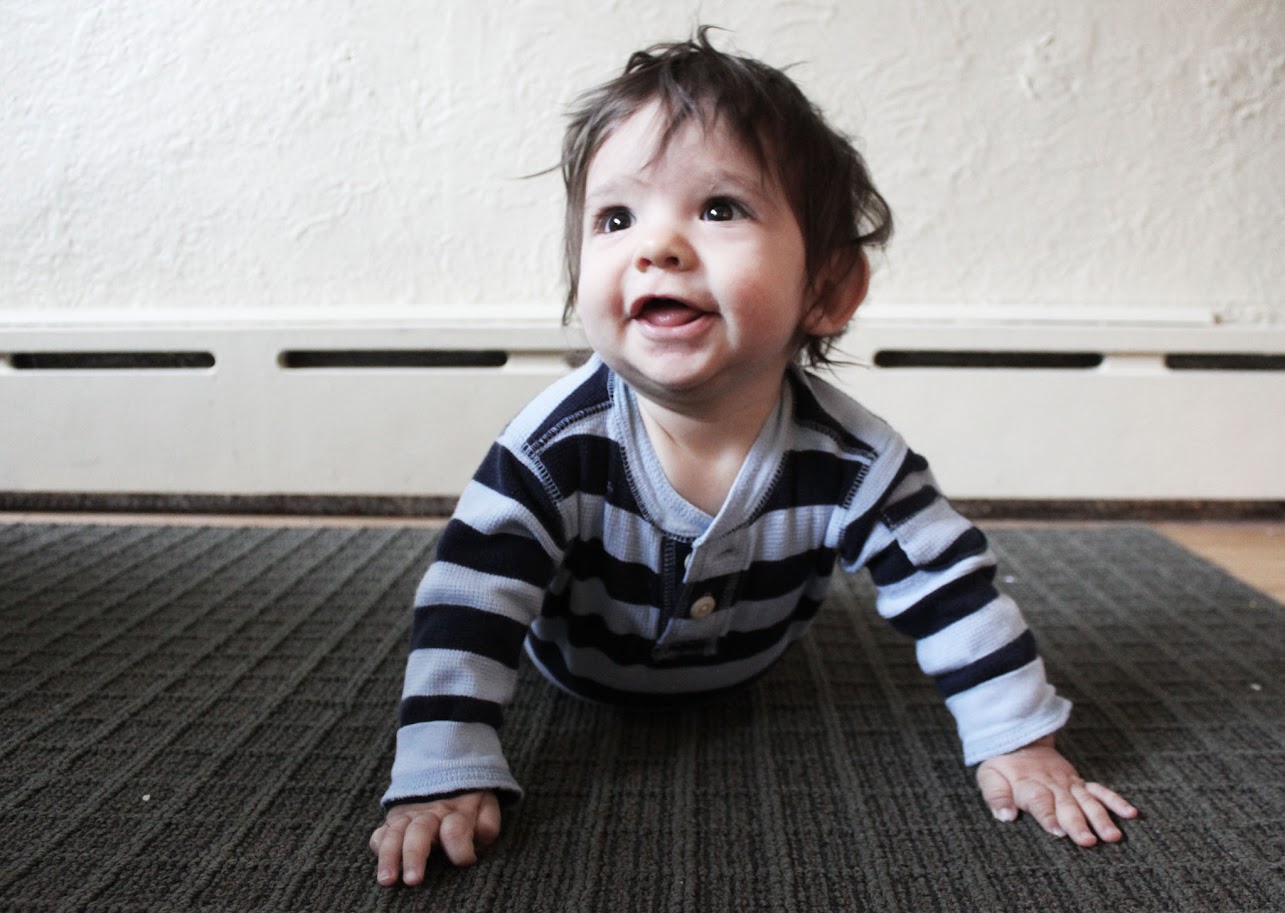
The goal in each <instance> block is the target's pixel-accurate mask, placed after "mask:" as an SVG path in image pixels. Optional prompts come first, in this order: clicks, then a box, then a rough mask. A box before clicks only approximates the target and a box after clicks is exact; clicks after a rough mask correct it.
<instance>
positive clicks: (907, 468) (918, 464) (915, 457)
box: [886, 450, 928, 491]
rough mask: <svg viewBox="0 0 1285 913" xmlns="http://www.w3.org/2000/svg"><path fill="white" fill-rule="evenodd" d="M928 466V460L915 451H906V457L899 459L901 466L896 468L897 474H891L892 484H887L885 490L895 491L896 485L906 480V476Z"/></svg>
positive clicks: (921, 470)
mask: <svg viewBox="0 0 1285 913" xmlns="http://www.w3.org/2000/svg"><path fill="white" fill-rule="evenodd" d="M927 468H928V461H927V460H925V459H924V458H923V457H921V456H920V455H919V454H917V453H915V452H914V451H913V450H907V451H906V458H905V459H904V460H902V461H901V466H900V467H899V468H898V469H897V474H896V475H895V476H893V479H892V484H891V485H889V486H888V488H887V489H886V490H887V491H896V490H897V486H898V485H900V484H901V483H902V482H904V481H906V477H907V476H909V475H913V474H914V473H916V472H923V471H925V470H926V469H927Z"/></svg>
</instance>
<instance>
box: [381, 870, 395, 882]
mask: <svg viewBox="0 0 1285 913" xmlns="http://www.w3.org/2000/svg"><path fill="white" fill-rule="evenodd" d="M391 877H393V873H392V872H390V871H388V869H380V870H379V880H380V881H387V880H388V879H389V878H391Z"/></svg>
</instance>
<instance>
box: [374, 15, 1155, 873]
mask: <svg viewBox="0 0 1285 913" xmlns="http://www.w3.org/2000/svg"><path fill="white" fill-rule="evenodd" d="M562 170H563V176H564V179H565V181H566V189H567V221H566V268H567V273H568V278H569V291H568V297H567V313H568V315H570V314H571V313H572V312H573V311H574V313H576V314H577V315H578V316H579V320H580V322H581V324H582V325H583V328H584V332H585V335H586V337H587V338H588V341H589V343H590V345H591V346H592V348H593V351H594V355H593V357H592V358H591V359H590V360H589V362H588V363H586V364H585V365H584V366H583V367H581V368H580V369H578V370H576V371H575V372H574V373H572V374H570V375H569V376H567V377H565V378H564V379H562V380H561V381H559V382H557V383H555V384H554V385H553V386H552V387H550V388H549V389H548V390H546V391H545V392H544V393H542V394H541V395H540V396H538V397H537V398H536V399H535V400H534V401H533V402H532V403H531V404H530V405H529V406H527V407H526V408H525V409H524V410H523V411H522V412H521V413H520V414H519V415H518V417H517V418H516V419H514V420H513V422H512V423H511V424H510V425H509V426H508V428H506V429H505V431H504V432H503V434H502V435H501V436H500V438H499V440H498V441H497V442H496V443H495V444H494V446H493V447H492V448H491V451H490V453H489V454H488V455H487V457H486V458H485V460H484V462H483V464H482V466H481V468H480V469H479V470H478V472H477V475H476V476H475V477H474V479H473V481H472V482H471V483H470V485H469V486H468V488H467V489H466V490H465V491H464V493H463V495H462V496H461V498H460V501H459V506H458V509H457V510H456V512H455V515H454V516H453V517H452V519H451V521H450V523H449V524H448V526H447V527H446V529H445V530H444V531H443V533H442V537H441V541H440V545H439V548H438V554H437V559H436V560H435V561H434V563H433V564H432V566H431V567H430V568H429V569H428V572H427V574H426V575H425V577H424V581H423V583H422V584H421V585H420V588H419V592H418V594H417V596H416V600H415V616H414V627H413V633H412V642H411V652H410V657H409V660H408V663H407V671H406V683H405V689H404V692H403V698H402V702H401V713H400V727H399V729H398V733H397V754H396V760H395V762H394V764H393V772H392V784H391V786H390V787H389V789H388V791H387V793H386V794H385V795H384V797H383V803H384V806H385V808H386V810H387V817H386V820H385V822H384V824H383V825H382V826H381V827H379V828H378V829H377V830H376V831H375V832H374V834H373V835H372V837H371V841H370V845H371V849H372V850H373V851H374V852H375V854H376V855H377V856H378V860H379V861H378V876H377V877H378V880H379V882H380V883H381V884H394V883H396V882H397V881H398V879H401V880H402V881H404V882H405V883H406V884H412V885H413V884H418V883H420V882H421V881H422V880H423V878H424V869H425V865H426V860H427V857H428V855H429V853H430V851H431V850H432V848H433V847H434V846H435V845H437V846H440V847H441V849H442V850H443V851H444V852H445V854H446V855H447V857H448V858H449V859H450V860H451V861H452V862H453V863H455V864H456V865H469V864H471V863H473V862H475V861H476V859H477V849H478V848H479V847H482V846H485V845H487V844H489V843H491V842H492V841H494V840H495V839H496V837H497V835H498V834H499V832H500V815H501V808H502V806H503V805H504V804H505V803H508V802H511V801H512V800H514V799H516V798H518V797H519V796H520V795H521V788H520V787H519V785H518V783H517V781H516V780H515V779H514V777H513V775H512V773H510V771H509V768H508V765H507V763H506V761H505V759H504V756H503V754H502V752H501V749H500V740H499V736H498V735H497V730H498V729H499V726H500V722H501V717H502V714H503V710H504V707H505V706H506V705H507V704H508V703H509V702H510V700H511V698H512V696H513V691H514V688H515V686H516V682H517V670H518V663H519V656H520V654H521V652H522V650H523V649H524V648H525V650H526V653H527V654H528V656H529V657H530V659H531V661H532V662H533V663H534V664H535V666H536V667H537V668H538V669H539V670H540V671H541V672H542V673H543V674H544V675H545V676H547V677H548V678H549V679H550V680H552V681H553V682H554V683H556V684H557V685H558V686H560V687H561V688H563V689H564V690H566V691H568V692H570V693H571V694H574V695H576V696H578V697H581V698H584V699H587V700H591V701H597V702H601V703H608V704H616V705H625V706H636V707H652V706H663V707H673V706H682V705H689V704H691V703H693V702H697V701H708V700H711V699H714V698H717V697H718V696H719V695H720V694H723V693H725V692H727V691H729V690H730V689H734V688H737V687H740V686H743V685H744V684H745V683H746V682H749V681H752V680H754V679H756V678H758V677H759V676H761V675H763V674H764V673H765V672H767V671H768V670H769V669H770V668H771V667H772V666H773V664H774V663H775V662H776V661H777V660H778V659H779V658H780V657H781V655H782V654H783V653H784V652H785V650H786V649H787V648H788V647H789V646H790V644H792V643H793V642H794V641H796V640H798V639H799V638H801V637H802V636H803V635H804V634H805V633H806V632H807V630H808V627H809V624H810V622H811V620H812V618H813V616H814V615H815V614H816V612H817V610H818V608H819V607H820V605H821V603H822V600H823V599H824V597H825V593H826V590H827V587H828V584H829V581H830V579H831V575H832V574H834V573H836V572H837V571H843V572H848V571H854V570H856V569H858V568H862V567H865V568H868V569H869V571H870V573H871V575H872V577H873V579H874V582H875V583H876V585H877V587H878V599H877V606H876V607H877V610H878V611H879V613H880V614H881V615H882V616H884V617H886V618H887V619H888V620H889V622H890V623H891V624H892V625H893V626H894V627H895V628H896V629H897V630H899V631H902V632H904V633H905V634H907V635H909V636H911V637H913V638H915V639H916V649H917V656H918V660H919V663H920V665H921V666H922V667H923V670H924V671H925V672H926V673H927V674H928V675H929V676H931V677H932V678H933V679H934V680H935V682H936V684H937V687H938V689H939V690H940V691H941V693H942V695H943V696H944V698H945V701H946V705H947V707H948V708H949V709H950V711H951V712H952V714H953V715H954V717H955V720H956V724H957V727H958V730H959V736H960V739H961V741H962V744H963V754H964V762H965V763H966V764H977V763H979V762H980V767H979V769H978V773H977V780H978V784H979V786H980V787H981V791H982V795H983V797H984V799H985V801H986V803H987V804H988V805H989V806H990V808H991V810H992V812H993V814H994V815H995V817H996V818H998V819H999V820H1001V821H1011V820H1013V819H1014V818H1016V817H1017V815H1018V811H1019V810H1025V811H1027V812H1028V813H1030V814H1031V815H1033V816H1034V817H1035V818H1036V819H1037V820H1038V821H1039V823H1040V824H1041V825H1042V826H1043V827H1044V829H1045V830H1047V831H1049V832H1050V833H1053V834H1055V835H1058V836H1068V835H1069V836H1070V838H1071V839H1072V840H1073V841H1075V842H1076V843H1077V844H1080V845H1082V846H1091V845H1093V844H1094V843H1096V842H1097V841H1098V840H1099V839H1101V840H1105V841H1112V842H1114V841H1118V840H1120V839H1121V838H1122V834H1121V832H1120V830H1119V828H1118V827H1117V826H1116V825H1115V823H1114V822H1113V819H1112V817H1111V813H1112V812H1114V813H1115V814H1116V815H1119V816H1122V817H1126V818H1128V817H1133V816H1134V815H1136V814H1137V812H1136V811H1135V810H1134V808H1133V807H1132V806H1131V805H1130V804H1129V803H1128V802H1126V801H1125V800H1124V799H1123V798H1122V797H1121V796H1119V795H1118V794H1117V793H1115V792H1113V791H1111V790H1109V789H1107V788H1106V787H1104V786H1101V785H1099V784H1096V783H1086V782H1085V781H1084V780H1083V779H1081V778H1080V776H1079V775H1078V774H1077V773H1076V771H1075V769H1074V767H1073V766H1072V765H1071V764H1070V763H1069V762H1068V761H1067V760H1066V759H1065V758H1063V757H1062V755H1061V754H1059V753H1058V751H1057V750H1056V749H1055V748H1054V745H1053V733H1054V732H1055V731H1056V730H1058V729H1059V728H1061V727H1062V725H1063V724H1064V723H1065V722H1066V719H1067V716H1068V714H1069V712H1070V704H1069V703H1068V702H1067V701H1066V700H1064V699H1063V698H1061V697H1059V696H1058V695H1057V694H1056V693H1055V692H1054V690H1053V688H1052V687H1051V686H1050V685H1049V684H1048V682H1047V680H1046V678H1045V674H1044V666H1043V663H1042V662H1041V660H1040V659H1039V657H1038V655H1037V654H1036V650H1035V641H1034V639H1033V638H1032V636H1031V633H1030V632H1029V631H1028V630H1027V628H1026V625H1025V623H1024V622H1023V620H1022V617H1021V615H1020V614H1019V612H1018V610H1017V607H1016V606H1015V605H1014V604H1013V602H1012V601H1011V600H1010V599H1008V598H1007V597H1006V596H1004V595H1002V594H1000V593H999V592H997V591H996V590H995V588H994V587H993V585H992V581H993V578H994V576H995V564H994V559H993V557H992V556H991V554H990V552H989V551H988V549H987V546H986V541H985V539H984V538H983V536H982V534H981V533H980V532H979V531H978V530H977V529H975V528H974V527H973V526H972V525H971V524H969V523H968V522H967V521H966V520H964V519H963V518H962V517H960V516H959V514H957V513H956V512H955V511H954V510H953V509H952V508H951V506H950V504H949V503H948V502H947V501H946V500H945V499H944V498H943V497H942V496H941V495H940V494H939V493H938V491H937V488H936V485H935V483H934V481H933V478H932V476H931V474H930V472H929V469H928V464H927V463H926V462H925V460H924V459H923V457H921V456H919V455H918V454H916V453H915V452H913V451H912V450H910V449H909V448H908V447H907V445H906V443H905V442H904V441H903V440H902V438H901V437H900V436H899V435H898V434H897V433H896V432H895V431H893V430H892V429H891V428H890V427H889V426H888V425H887V424H885V423H884V422H883V421H882V420H881V419H879V418H878V417H876V416H874V415H872V414H871V413H869V412H867V411H866V410H865V409H864V408H862V406H860V405H859V404H858V403H856V402H855V401H853V400H852V399H850V398H849V397H847V396H845V395H844V394H842V393H840V392H838V390H836V389H835V388H834V387H833V386H831V385H829V384H828V383H826V382H825V381H823V380H821V379H820V378H818V377H816V376H814V375H813V374H811V373H809V372H808V371H806V370H804V365H806V366H810V367H815V366H823V365H825V364H826V358H827V353H828V351H829V347H830V344H831V343H832V341H833V340H834V339H835V337H836V336H837V335H838V334H840V333H842V332H843V330H844V328H845V327H846V326H847V324H848V322H849V320H850V319H851V317H852V315H853V313H854V312H855V311H856V309H857V306H858V305H860V304H861V302H862V300H863V299H864V297H865V295H866V288H867V284H868V280H869V275H870V267H869V262H868V260H867V257H866V253H865V251H866V249H867V248H868V247H871V246H878V245H881V244H882V243H883V242H885V241H886V240H887V238H888V237H889V235H890V233H891V230H892V222H891V217H890V214H889V211H888V207H887V204H886V203H885V202H884V200H883V198H882V197H881V196H880V195H879V193H878V191H876V190H875V188H874V186H873V185H872V183H871V181H870V178H869V175H868V173H867V171H866V167H865V164H864V162H863V160H862V158H861V156H860V155H859V154H858V153H857V152H856V150H855V149H853V147H852V146H851V144H850V143H849V142H848V141H847V140H845V139H844V138H843V137H842V136H840V135H839V134H838V133H836V132H835V131H834V130H833V129H832V128H830V127H829V126H828V125H827V123H826V122H825V120H824V118H823V117H822V116H821V114H820V113H819V112H818V111H817V109H816V108H815V107H814V106H812V105H811V104H810V103H809V102H808V100H807V99H806V98H805V97H804V96H803V94H802V93H801V92H800V91H799V89H798V87H797V86H796V85H795V84H794V83H793V82H792V81H791V80H790V79H789V78H788V77H786V76H785V75H784V74H783V73H781V72H780V71H778V70H776V69H773V68H771V67H768V66H766V65H764V64H762V63H760V62H758V61H754V60H749V59H745V58H740V57H736V56H732V55H729V54H725V53H723V52H720V51H718V50H716V49H715V48H714V47H712V46H711V44H710V42H709V39H708V30H707V29H702V30H700V32H699V33H698V35H697V37H696V38H695V39H694V40H692V41H688V42H682V43H676V44H666V45H658V46H655V47H653V48H651V49H649V50H647V51H642V52H639V53H636V54H634V55H633V56H632V57H631V58H630V60H629V62H628V65H627V66H626V67H625V70H624V72H623V73H622V74H621V75H620V76H619V77H617V78H616V79H614V80H612V81H610V82H608V83H606V84H605V85H603V86H602V87H600V88H598V89H597V90H595V91H593V92H591V93H589V94H588V95H586V96H584V98H583V99H582V102H581V106H580V107H579V108H578V110H577V112H576V113H575V114H574V117H573V120H572V122H571V125H570V127H569V129H568V131H567V135H566V139H565V142H564V147H563V159H562ZM763 687H771V684H770V680H768V681H767V682H766V683H765V684H764V686H763Z"/></svg>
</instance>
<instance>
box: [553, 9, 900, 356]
mask: <svg viewBox="0 0 1285 913" xmlns="http://www.w3.org/2000/svg"><path fill="white" fill-rule="evenodd" d="M710 28H711V27H710V26H702V27H701V28H700V29H699V30H698V31H697V33H696V37H695V38H693V39H692V40H690V41H683V42H674V43H666V44H657V45H653V46H652V47H650V48H647V49H646V50H643V51H637V52H635V53H634V54H633V55H632V56H630V58H629V62H628V63H627V64H626V65H625V69H624V71H623V72H622V73H621V74H620V75H619V76H617V77H616V78H615V79H612V80H610V81H609V82H606V83H604V84H603V85H601V86H599V87H598V88H596V89H593V90H591V91H589V92H587V93H586V94H584V95H582V96H581V97H580V100H579V103H578V105H577V107H576V108H575V109H574V110H573V111H572V113H571V121H570V123H569V124H568V126H567V132H566V136H565V137H564V139H563V144H562V164H561V169H562V178H563V181H564V182H565V183H566V191H567V205H566V227H565V239H564V240H565V269H566V278H567V299H566V309H565V311H564V312H563V319H564V321H568V320H570V318H571V315H572V313H573V312H574V310H575V305H576V286H577V284H578V283H579V280H580V246H581V243H582V241H583V237H582V235H583V231H584V204H585V180H586V176H587V174H588V171H589V164H590V162H591V161H592V160H593V157H594V155H596V154H597V152H598V150H599V149H600V148H601V147H602V144H603V143H604V142H605V141H606V139H607V137H609V136H610V135H611V133H612V131H613V130H615V128H616V127H618V126H619V125H620V124H621V123H623V122H624V121H626V120H628V119H629V117H631V116H632V115H633V114H635V113H636V112H637V111H639V110H640V109H641V108H643V107H645V106H647V105H648V104H650V103H652V102H657V103H658V105H659V108H660V110H661V112H662V116H663V117H664V123H665V130H664V133H663V134H662V136H661V137H660V147H659V149H658V152H660V151H663V150H664V148H665V147H666V145H667V144H668V143H669V142H670V140H672V139H673V137H674V136H675V134H676V133H677V132H678V131H679V130H680V129H681V128H682V127H683V126H684V125H686V124H687V123H688V122H689V121H692V120H693V119H694V120H695V122H696V123H697V124H699V125H700V126H701V127H702V129H709V128H711V127H712V126H713V125H714V124H715V123H717V124H719V125H722V126H725V127H726V128H728V129H730V130H731V131H732V133H733V135H734V136H736V138H737V139H738V140H739V141H740V142H741V143H743V144H744V146H745V148H746V149H747V150H748V151H749V152H750V154H752V155H753V156H754V157H755V158H756V159H757V161H758V164H759V166H760V167H761V168H763V169H764V171H765V172H767V171H769V170H770V172H771V173H772V174H774V175H775V176H776V177H777V179H778V180H779V181H780V184H781V186H782V188H784V190H785V194H786V197H787V198H788V199H789V201H790V205H791V207H792V208H793V211H794V216H795V218H796V219H797V220H798V223H799V227H800V229H801V230H802V233H803V239H804V245H805V250H806V262H805V268H806V271H807V280H808V285H809V288H810V289H812V290H813V291H814V292H815V291H819V290H820V287H821V286H820V284H821V282H822V281H823V279H824V278H825V277H824V276H823V272H825V271H827V270H829V269H831V268H837V269H838V271H839V275H840V276H846V275H847V273H848V272H850V271H851V270H854V269H866V268H868V267H867V265H866V261H865V260H864V258H863V251H864V250H865V248H867V247H879V246H882V245H883V244H885V243H887V241H888V239H889V238H890V237H891V235H892V212H891V210H890V209H889V208H888V203H887V201H886V200H884V198H883V196H882V195H880V193H879V191H878V190H876V189H875V186H874V183H873V182H872V181H871V179H870V174H869V171H868V170H867V168H866V163H865V160H864V159H863V158H862V156H861V154H860V153H859V152H858V151H857V150H856V149H855V148H854V147H853V145H852V143H851V142H850V141H849V140H848V139H847V138H846V137H844V136H843V135H842V134H840V133H838V132H837V131H835V130H834V129H833V128H832V127H831V126H830V125H829V124H828V123H827V122H826V120H825V117H824V115H823V114H822V113H821V112H820V110H819V109H818V108H817V107H816V106H815V105H813V104H812V103H811V102H810V101H808V99H807V97H806V96H805V95H804V94H803V92H802V91H800V89H799V87H798V86H797V85H795V83H794V81H793V80H791V79H790V78H789V77H788V76H786V75H785V73H783V72H781V71H780V70H778V69H775V68H773V67H770V66H767V65H766V64H764V63H761V62H759V61H757V60H753V59H750V58H746V57H737V56H733V55H731V54H726V53H724V52H722V51H719V50H717V49H716V48H714V47H713V46H712V45H711V44H710V41H709V31H710ZM833 342H834V337H828V336H827V337H812V336H809V337H808V338H807V340H806V342H805V343H804V346H803V350H802V351H801V352H800V357H801V359H802V360H803V361H804V362H805V363H806V364H809V365H815V366H820V365H824V364H827V363H828V362H829V357H828V355H829V352H830V349H831V347H832V345H833Z"/></svg>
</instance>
